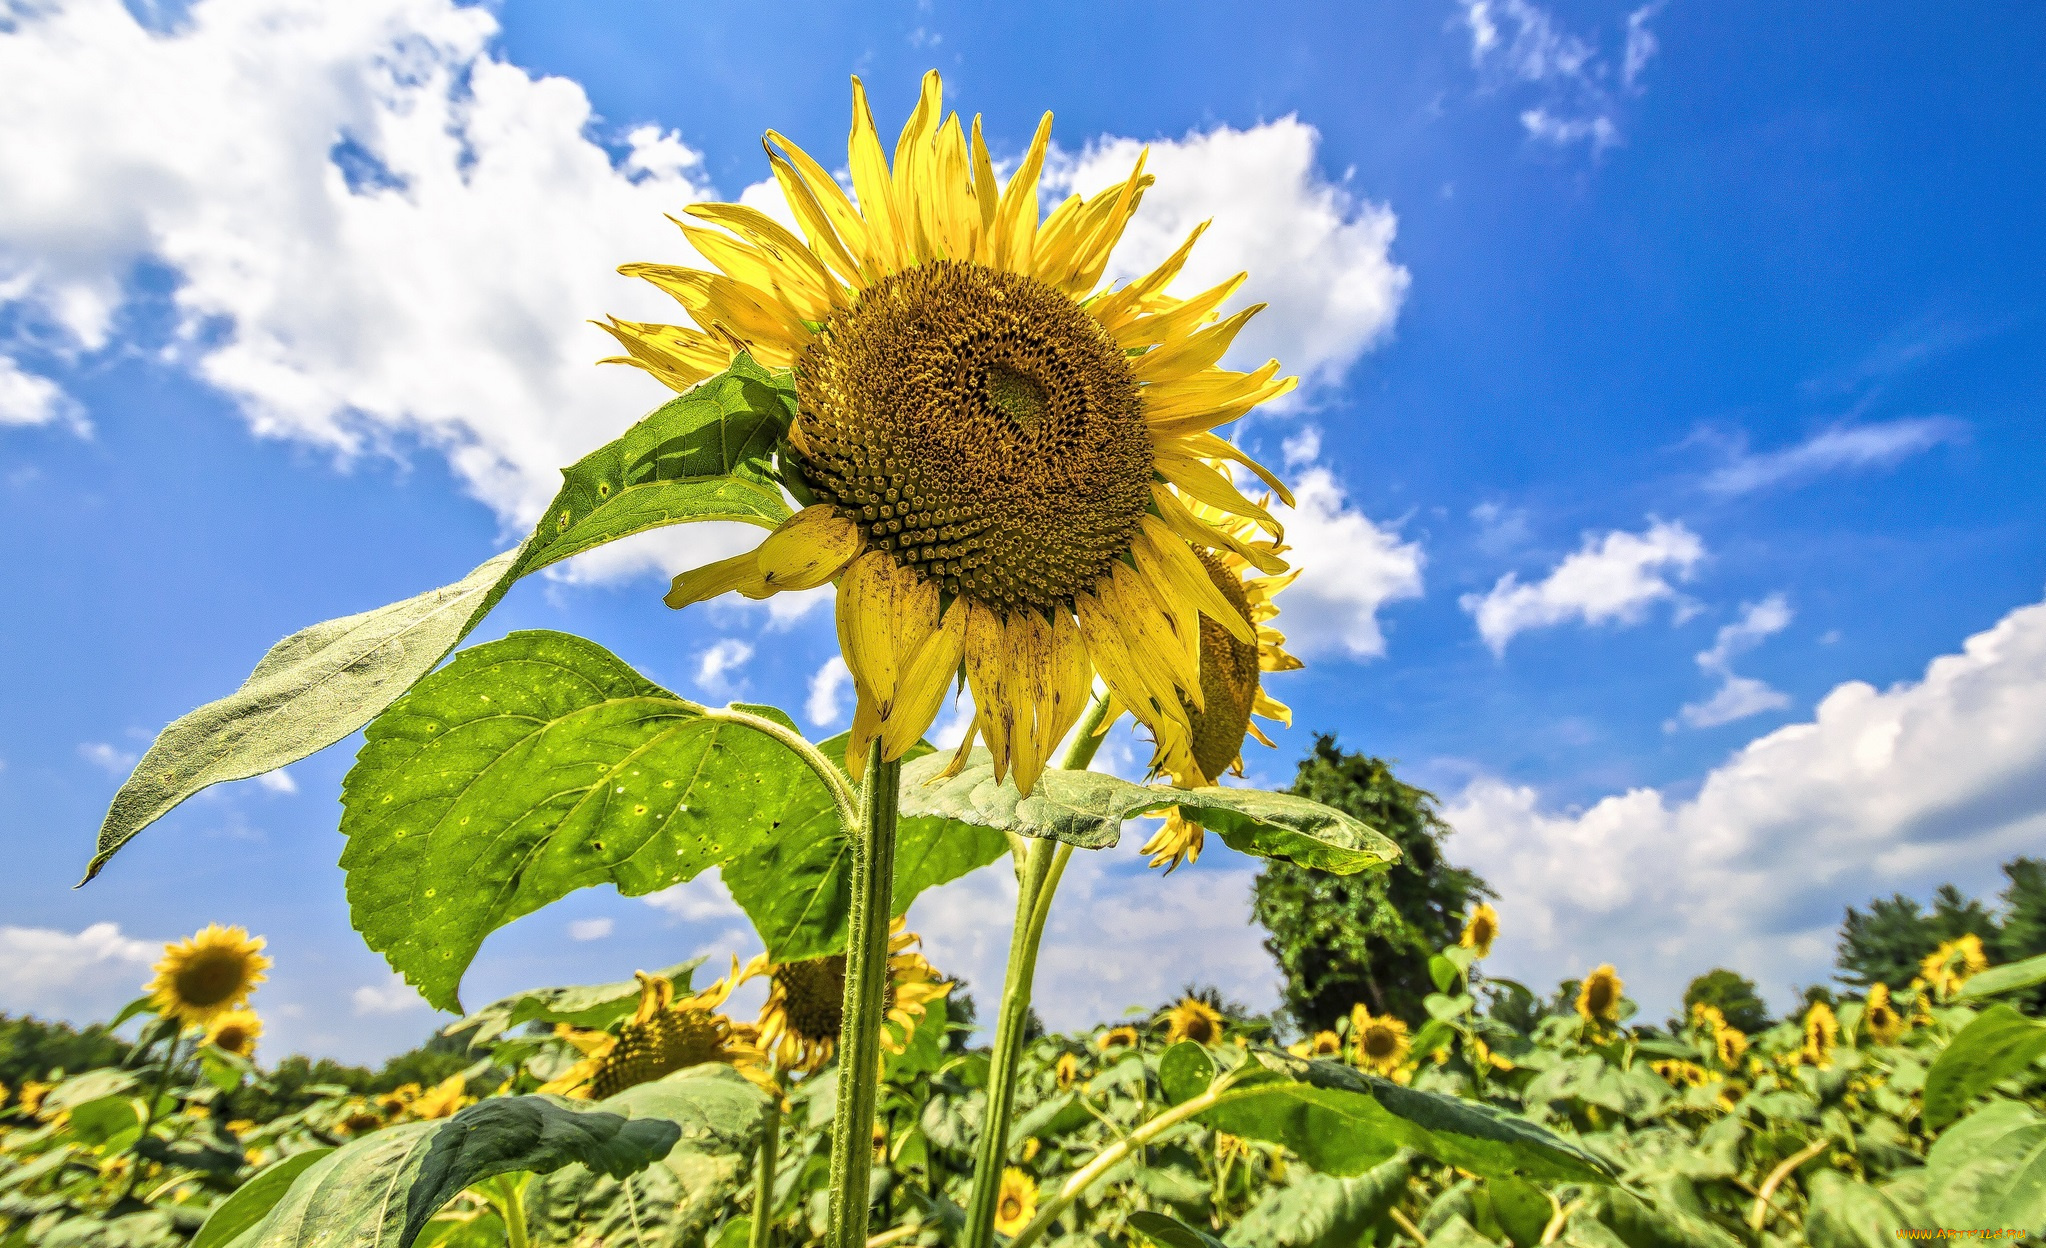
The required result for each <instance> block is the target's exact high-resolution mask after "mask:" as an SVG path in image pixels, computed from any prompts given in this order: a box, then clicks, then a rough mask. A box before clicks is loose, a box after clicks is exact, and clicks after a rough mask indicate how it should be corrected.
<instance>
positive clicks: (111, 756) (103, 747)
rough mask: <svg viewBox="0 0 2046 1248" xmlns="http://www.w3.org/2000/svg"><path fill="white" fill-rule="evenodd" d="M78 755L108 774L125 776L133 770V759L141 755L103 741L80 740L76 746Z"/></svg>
mask: <svg viewBox="0 0 2046 1248" xmlns="http://www.w3.org/2000/svg"><path fill="white" fill-rule="evenodd" d="M78 757H80V758H82V759H84V760H85V761H86V762H88V763H91V764H92V765H93V766H95V767H98V768H101V769H103V770H104V771H106V772H107V773H108V774H110V775H116V776H126V775H127V774H128V773H129V772H130V771H132V770H134V768H135V760H136V759H138V758H140V757H141V755H139V754H133V753H130V752H129V751H127V750H119V749H115V748H114V747H113V746H111V745H108V744H107V743H106V742H104V741H82V742H80V743H79V746H78Z"/></svg>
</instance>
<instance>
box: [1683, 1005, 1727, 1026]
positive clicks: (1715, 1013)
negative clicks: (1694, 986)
mask: <svg viewBox="0 0 2046 1248" xmlns="http://www.w3.org/2000/svg"><path fill="white" fill-rule="evenodd" d="M1691 1026H1692V1027H1694V1028H1696V1029H1698V1030H1699V1031H1718V1030H1719V1029H1720V1028H1722V1027H1724V1026H1726V1015H1725V1014H1722V1013H1720V1010H1719V1007H1718V1006H1716V1005H1711V1004H1708V1003H1706V1002H1704V1001H1699V1002H1695V1003H1693V1004H1692V1006H1691Z"/></svg>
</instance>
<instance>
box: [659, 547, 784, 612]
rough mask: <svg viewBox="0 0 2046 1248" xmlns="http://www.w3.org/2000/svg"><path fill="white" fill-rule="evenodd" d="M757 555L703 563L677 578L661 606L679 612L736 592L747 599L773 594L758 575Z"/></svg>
mask: <svg viewBox="0 0 2046 1248" xmlns="http://www.w3.org/2000/svg"><path fill="white" fill-rule="evenodd" d="M758 554H759V551H758V550H757V549H755V550H749V551H747V552H745V553H744V554H740V555H733V556H732V557H731V558H729V559H720V560H718V561H717V562H716V563H706V564H704V565H703V566H702V567H700V568H693V569H691V570H690V571H687V572H684V573H682V574H681V575H679V576H677V577H676V578H675V580H674V582H673V583H672V584H671V585H670V586H669V588H668V594H667V597H665V598H663V599H661V601H662V602H665V603H667V604H668V605H669V606H671V607H674V608H675V609H676V610H678V611H679V610H681V609H682V608H683V607H686V606H689V605H690V604H692V603H698V602H702V601H704V600H705V599H707V598H715V597H717V596H718V595H719V594H726V593H730V592H732V591H733V590H737V591H739V592H740V593H742V594H744V595H746V596H747V597H748V598H765V597H767V596H768V595H769V594H771V593H773V592H774V590H773V589H771V588H769V587H768V584H767V581H766V580H765V578H763V577H762V576H761V575H760V560H759V559H758V558H757V556H758Z"/></svg>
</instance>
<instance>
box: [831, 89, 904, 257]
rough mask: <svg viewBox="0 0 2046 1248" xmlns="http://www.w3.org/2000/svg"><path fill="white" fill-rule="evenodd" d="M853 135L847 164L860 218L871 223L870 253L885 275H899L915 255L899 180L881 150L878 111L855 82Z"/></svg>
mask: <svg viewBox="0 0 2046 1248" xmlns="http://www.w3.org/2000/svg"><path fill="white" fill-rule="evenodd" d="M852 81H853V110H852V112H853V122H852V134H851V136H850V137H849V138H848V139H847V141H846V157H847V163H848V165H849V166H850V167H851V169H852V180H853V191H854V193H855V194H857V195H858V196H859V197H860V215H861V216H862V217H865V218H866V221H867V252H868V254H869V255H870V256H872V257H873V258H874V260H875V261H876V262H877V263H878V264H879V266H880V270H881V272H883V273H897V272H900V271H902V270H903V269H906V268H908V267H910V264H911V263H912V261H911V252H910V249H909V247H908V246H907V245H906V240H905V239H904V237H903V228H902V220H901V216H900V214H899V213H898V212H897V211H896V203H895V179H894V177H893V175H892V174H890V173H889V171H888V157H887V155H886V154H885V153H883V152H882V150H881V136H880V134H879V133H877V132H876V131H875V129H874V112H873V110H872V109H871V108H869V107H867V88H866V85H865V84H864V83H862V82H861V81H860V80H859V79H858V78H854V79H853V80H852Z"/></svg>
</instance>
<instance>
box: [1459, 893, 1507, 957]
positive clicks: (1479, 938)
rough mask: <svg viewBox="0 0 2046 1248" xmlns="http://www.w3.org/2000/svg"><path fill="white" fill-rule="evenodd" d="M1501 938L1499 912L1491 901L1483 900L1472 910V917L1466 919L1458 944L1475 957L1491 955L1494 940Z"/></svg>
mask: <svg viewBox="0 0 2046 1248" xmlns="http://www.w3.org/2000/svg"><path fill="white" fill-rule="evenodd" d="M1497 939H1499V912H1498V911H1497V910H1494V909H1493V908H1492V905H1491V903H1490V902H1485V901H1481V902H1479V903H1478V904H1477V908H1476V909H1474V910H1472V911H1471V917H1470V918H1469V919H1467V920H1465V921H1464V925H1463V935H1462V936H1460V937H1458V938H1457V942H1456V943H1457V944H1459V945H1462V946H1463V947H1464V948H1466V949H1468V950H1470V951H1471V955H1472V956H1473V957H1479V958H1483V957H1489V956H1490V955H1491V952H1492V942H1493V941H1495V940H1497Z"/></svg>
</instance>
